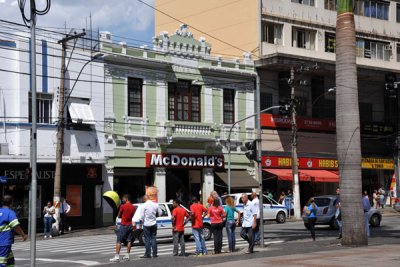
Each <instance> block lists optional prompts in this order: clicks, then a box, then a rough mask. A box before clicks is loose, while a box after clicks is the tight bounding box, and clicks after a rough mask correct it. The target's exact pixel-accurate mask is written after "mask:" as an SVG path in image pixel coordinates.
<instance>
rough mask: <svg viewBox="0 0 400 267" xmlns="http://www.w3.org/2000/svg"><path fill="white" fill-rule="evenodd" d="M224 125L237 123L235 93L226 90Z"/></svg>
mask: <svg viewBox="0 0 400 267" xmlns="http://www.w3.org/2000/svg"><path fill="white" fill-rule="evenodd" d="M223 94H224V97H223V99H224V103H223V106H224V123H225V124H233V123H234V122H235V91H234V90H232V89H224V92H223Z"/></svg>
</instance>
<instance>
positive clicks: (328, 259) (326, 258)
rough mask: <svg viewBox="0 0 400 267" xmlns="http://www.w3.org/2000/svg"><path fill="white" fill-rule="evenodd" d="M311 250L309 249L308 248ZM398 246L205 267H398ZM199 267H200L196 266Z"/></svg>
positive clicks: (267, 258) (312, 253) (363, 248)
mask: <svg viewBox="0 0 400 267" xmlns="http://www.w3.org/2000/svg"><path fill="white" fill-rule="evenodd" d="M310 250H311V248H310ZM399 250H400V245H378V246H369V247H361V248H341V249H335V248H332V250H329V251H322V252H308V253H306V254H293V255H286V256H276V257H262V258H251V257H249V258H248V259H246V260H240V261H233V262H232V261H230V262H226V263H218V264H211V265H210V264H207V265H201V266H204V267H205V266H207V267H223V266H227V267H243V266H251V267H261V266H284V267H292V266H306V267H308V266H309V267H311V266H312V267H315V266H332V267H333V266H352V267H354V266H379V267H384V266H398V265H399V262H400V256H399ZM198 267H200V266H198Z"/></svg>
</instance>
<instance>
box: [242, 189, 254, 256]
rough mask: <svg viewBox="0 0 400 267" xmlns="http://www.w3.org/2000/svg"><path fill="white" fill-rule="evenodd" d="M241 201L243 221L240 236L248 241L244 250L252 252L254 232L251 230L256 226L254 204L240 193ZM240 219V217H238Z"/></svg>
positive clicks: (245, 195)
mask: <svg viewBox="0 0 400 267" xmlns="http://www.w3.org/2000/svg"><path fill="white" fill-rule="evenodd" d="M242 202H243V213H242V216H243V223H242V230H241V231H240V236H241V237H242V238H243V239H244V240H246V241H247V242H248V243H249V249H248V251H247V252H246V253H247V254H248V253H253V252H254V250H253V249H254V233H253V230H254V229H255V228H256V226H257V221H256V220H257V213H256V212H255V210H254V205H253V204H252V203H251V201H249V197H248V196H247V194H242ZM239 220H240V218H239Z"/></svg>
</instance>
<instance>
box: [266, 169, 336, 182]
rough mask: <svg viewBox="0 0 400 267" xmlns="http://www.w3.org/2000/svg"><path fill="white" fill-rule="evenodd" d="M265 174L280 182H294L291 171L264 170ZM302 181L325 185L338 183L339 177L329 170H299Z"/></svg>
mask: <svg viewBox="0 0 400 267" xmlns="http://www.w3.org/2000/svg"><path fill="white" fill-rule="evenodd" d="M263 170H264V171H265V172H268V173H271V174H273V175H276V176H277V177H278V180H282V181H292V180H293V177H292V170H291V169H263ZM299 177H300V181H303V182H311V181H312V182H324V183H338V182H339V175H338V174H337V173H335V172H331V171H327V170H304V169H300V170H299Z"/></svg>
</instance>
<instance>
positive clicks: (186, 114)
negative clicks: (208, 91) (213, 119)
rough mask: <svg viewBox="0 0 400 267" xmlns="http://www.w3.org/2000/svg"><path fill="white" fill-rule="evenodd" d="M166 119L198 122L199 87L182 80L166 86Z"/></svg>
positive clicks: (199, 118)
mask: <svg viewBox="0 0 400 267" xmlns="http://www.w3.org/2000/svg"><path fill="white" fill-rule="evenodd" d="M168 119H169V120H173V121H192V122H200V120H201V117H200V86H198V85H192V84H191V82H190V81H183V80H181V81H178V82H177V83H169V84H168Z"/></svg>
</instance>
